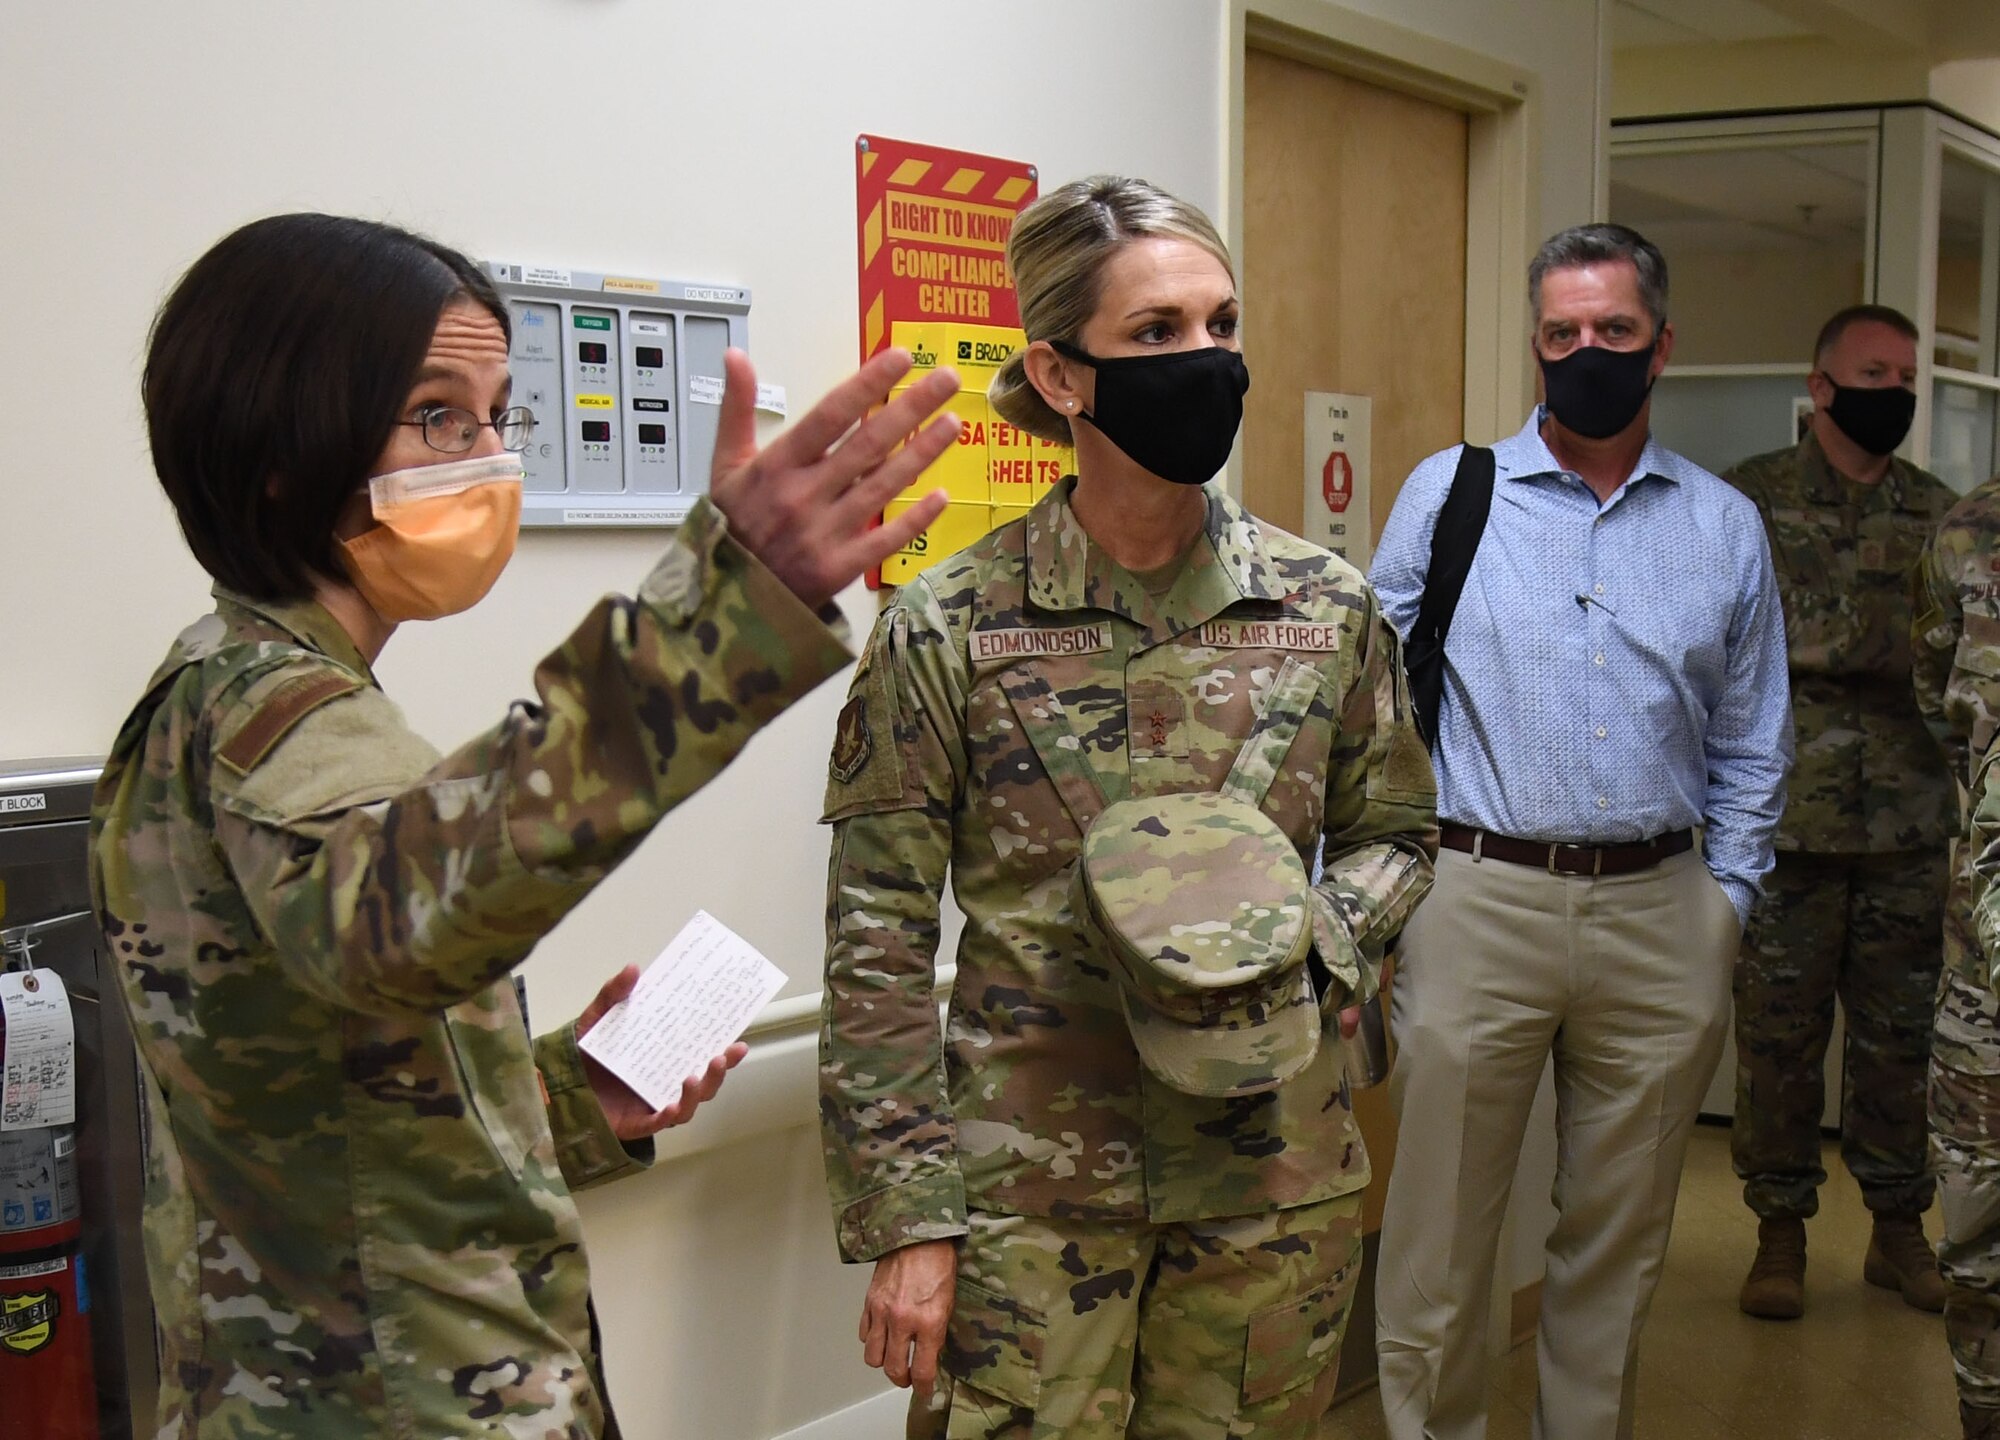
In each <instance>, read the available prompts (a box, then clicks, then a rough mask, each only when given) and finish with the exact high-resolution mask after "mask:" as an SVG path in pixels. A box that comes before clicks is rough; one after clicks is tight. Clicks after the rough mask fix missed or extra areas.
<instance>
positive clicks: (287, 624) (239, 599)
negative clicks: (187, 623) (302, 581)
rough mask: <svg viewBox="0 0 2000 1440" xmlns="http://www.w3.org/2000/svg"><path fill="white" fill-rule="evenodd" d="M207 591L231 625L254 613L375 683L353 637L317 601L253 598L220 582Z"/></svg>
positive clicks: (373, 674) (258, 617)
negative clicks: (213, 597)
mask: <svg viewBox="0 0 2000 1440" xmlns="http://www.w3.org/2000/svg"><path fill="white" fill-rule="evenodd" d="M209 593H210V594H212V595H214V596H215V607H216V610H217V611H218V612H219V613H220V614H221V615H222V617H223V619H224V620H226V621H229V622H230V623H231V626H232V628H234V626H235V624H236V623H238V622H240V621H241V620H243V619H245V618H249V617H255V619H258V620H262V621H263V622H265V623H266V624H267V625H272V626H275V627H277V628H278V629H280V630H282V631H284V632H285V633H286V634H287V635H289V636H291V637H292V638H293V639H294V640H296V641H298V642H299V643H300V644H301V645H304V646H305V647H306V648H307V649H309V650H316V651H318V652H319V653H320V654H322V655H324V656H326V657H327V658H328V659H329V660H333V661H336V662H338V663H339V664H341V665H343V666H345V667H346V668H347V669H349V670H352V671H353V672H354V673H355V674H357V675H360V676H361V677H363V678H364V679H366V680H367V682H368V683H369V684H370V685H373V684H374V683H375V671H374V669H373V668H372V667H371V666H370V665H369V664H368V661H367V660H366V659H365V658H364V657H363V656H362V654H361V651H360V649H359V648H358V647H357V646H356V645H355V643H354V638H353V637H352V636H351V635H349V634H348V633H347V630H346V627H344V626H343V625H342V624H341V623H340V622H339V621H338V620H336V619H334V618H333V616H332V615H331V614H330V613H329V612H328V611H327V608H326V607H325V606H324V605H322V604H320V603H319V601H317V600H253V599H251V598H250V597H249V596H248V595H242V594H239V593H237V592H236V591H234V590H230V589H228V588H226V587H225V586H221V585H217V586H216V587H215V588H214V589H213V590H211V591H210V592H209ZM232 612H233V613H232Z"/></svg>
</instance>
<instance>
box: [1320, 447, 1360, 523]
mask: <svg viewBox="0 0 2000 1440" xmlns="http://www.w3.org/2000/svg"><path fill="white" fill-rule="evenodd" d="M1320 477H1321V478H1320V491H1321V493H1322V494H1324V495H1325V496H1326V508H1327V509H1329V510H1331V511H1332V512H1333V513H1334V514H1336V515H1345V514H1346V513H1347V502H1348V501H1349V500H1350V499H1352V498H1353V496H1354V466H1353V465H1352V464H1351V463H1350V462H1349V460H1348V458H1347V452H1346V451H1345V450H1335V451H1333V452H1331V453H1330V454H1328V456H1327V457H1326V468H1325V469H1324V470H1322V471H1321V472H1320Z"/></svg>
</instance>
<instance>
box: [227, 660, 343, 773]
mask: <svg viewBox="0 0 2000 1440" xmlns="http://www.w3.org/2000/svg"><path fill="white" fill-rule="evenodd" d="M361 688H363V683H362V681H361V680H360V679H359V678H358V677H356V676H353V675H348V674H344V673H342V672H340V671H337V670H318V671H314V672H312V673H310V674H305V675H294V676H292V677H291V678H290V679H287V680H282V681H280V682H278V683H277V684H276V685H274V686H272V687H271V689H270V690H269V691H268V693H266V694H263V695H260V696H258V697H257V699H256V703H255V707H254V708H253V710H252V711H251V713H250V716H249V718H247V719H246V720H244V721H243V722H242V723H241V724H240V725H238V726H237V727H236V730H235V733H234V734H232V735H231V736H230V737H229V738H228V739H227V740H226V741H224V742H223V744H222V746H221V747H220V748H219V749H218V750H217V751H216V752H215V758H216V759H218V760H220V761H221V762H222V763H223V764H224V765H227V766H228V767H229V768H230V769H232V770H234V771H235V772H236V773H237V774H239V775H248V774H249V773H250V772H251V771H252V770H255V769H256V768H257V766H258V765H259V764H261V763H262V762H263V760H264V757H265V756H267V755H269V754H270V753H271V751H272V749H273V748H274V747H275V746H276V745H277V743H278V742H279V741H280V740H282V739H284V738H285V736H286V735H287V734H288V733H290V731H291V728H292V727H293V726H294V725H296V724H298V723H299V721H301V720H303V719H305V717H306V716H308V715H310V714H311V713H312V712H313V711H315V710H317V709H318V708H319V707H320V706H322V705H324V704H326V703H327V702H328V701H330V700H338V699H339V698H340V697H341V696H343V695H352V694H353V693H354V692H355V691H357V690H359V689H361Z"/></svg>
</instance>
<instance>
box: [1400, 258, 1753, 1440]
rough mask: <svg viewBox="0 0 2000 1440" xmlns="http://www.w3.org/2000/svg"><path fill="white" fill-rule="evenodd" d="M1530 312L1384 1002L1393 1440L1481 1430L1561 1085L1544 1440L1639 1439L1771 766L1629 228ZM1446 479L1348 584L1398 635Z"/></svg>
mask: <svg viewBox="0 0 2000 1440" xmlns="http://www.w3.org/2000/svg"><path fill="white" fill-rule="evenodd" d="M1529 294H1530V298H1531V300H1532V302H1533V311H1534V319H1535V334H1534V339H1533V346H1534V351H1535V355H1536V359H1537V361H1538V363H1539V365H1540V367H1541V371H1542V378H1543V391H1544V394H1545V395H1546V397H1547V403H1545V404H1543V405H1541V406H1538V407H1537V408H1536V410H1535V413H1534V414H1533V415H1532V416H1530V417H1529V420H1528V423H1527V424H1526V425H1525V426H1524V427H1523V428H1522V429H1521V431H1520V432H1519V433H1518V434H1516V435H1514V436H1511V437H1509V438H1508V439H1506V440H1503V441H1501V442H1500V443H1499V444H1498V445H1497V446H1495V447H1494V459H1495V478H1494V483H1493V498H1492V506H1491V510H1490V513H1489V515H1488V518H1487V522H1486V528H1485V531H1484V534H1483V536H1482V538H1481V540H1480V543H1479V548H1478V551H1477V553H1476V557H1475V559H1474V561H1473V565H1472V570H1471V573H1470V575H1469V576H1468V577H1467V580H1466V584H1465V590H1464V593H1463V595H1462V596H1461V598H1460V600H1459V603H1458V607H1457V612H1456V614H1455V616H1454V617H1453V619H1452V621H1451V627H1450V632H1449V638H1448V641H1447V644H1446V647H1445V663H1444V687H1443V697H1444V698H1443V704H1442V707H1441V711H1440V715H1439V724H1438V735H1437V738H1436V741H1435V743H1434V745H1433V758H1434V759H1435V761H1436V766H1437V780H1438V815H1439V819H1440V821H1441V822H1442V842H1443V847H1444V848H1443V849H1441V850H1440V852H1439V856H1438V869H1437V882H1436V886H1435V888H1434V889H1433V890H1432V892H1431V895H1430V898H1429V899H1428V900H1427V901H1426V902H1425V903H1424V905H1423V906H1422V907H1421V908H1420V909H1419V911H1418V912H1417V915H1416V916H1415V918H1414V919H1413V920H1412V921H1411V923H1410V925H1409V927H1408V928H1407V929H1406V930H1405V931H1404V934H1403V941H1402V948H1401V951H1400V956H1399V971H1398V979H1397V985H1396V990H1395V1019H1396V1027H1397V1030H1398V1032H1399V1035H1400V1038H1401V1041H1402V1058H1401V1062H1400V1064H1399V1066H1398V1080H1397V1084H1396V1101H1397V1105H1398V1108H1399V1113H1400V1116H1401V1133H1400V1137H1399V1142H1398V1146H1397V1151H1396V1161H1395V1167H1394V1169H1393V1171H1392V1172H1391V1180H1390V1185H1389V1194H1388V1200H1387V1211H1386V1215H1385V1219H1384V1223H1383V1231H1382V1256H1381V1269H1380V1281H1379V1289H1378V1294H1377V1306H1378V1312H1379V1321H1378V1330H1377V1348H1378V1350H1379V1353H1380V1360H1381V1372H1382V1400H1383V1408H1384V1410H1385V1412H1386V1414H1387V1416H1388V1421H1389V1433H1390V1434H1391V1435H1392V1436H1394V1437H1397V1440H1461V1437H1462V1440H1477V1437H1479V1436H1482V1435H1483V1434H1484V1433H1485V1423H1486V1415H1485V1409H1486V1328H1487V1316H1488V1313H1489V1302H1490V1298H1491V1292H1492V1284H1493V1274H1494V1266H1495V1250H1496V1247H1497V1244H1498V1240H1499V1232H1500V1226H1501V1221H1502V1217H1503V1215H1504V1213H1505V1211H1506V1207H1507V1199H1508V1193H1509V1190H1510V1188H1511V1186H1512V1182H1513V1178H1514V1172H1515V1168H1516V1165H1517V1164H1518V1161H1519V1156H1520V1149H1521V1140H1522V1136H1523V1133H1524V1131H1525V1129H1526V1125H1527V1121H1528V1114H1529V1110H1530V1108H1531V1106H1532V1105H1533V1103H1534V1098H1535V1091H1536V1089H1537V1088H1538V1086H1539V1083H1540V1080H1541V1075H1542V1071H1543V1068H1544V1065H1545V1063H1546V1062H1547V1061H1548V1059H1549V1058H1550V1057H1551V1056H1552V1057H1553V1059H1554V1068H1555V1084H1556V1094H1557V1102H1558V1119H1557V1128H1558V1149H1559V1153H1560V1155H1561V1157H1562V1158H1561V1162H1560V1164H1559V1166H1558V1171H1557V1178H1556V1186H1555V1197H1554V1198H1555V1203H1556V1208H1557V1212H1558V1215H1557V1220H1556V1225H1555V1229H1554V1231H1553V1232H1552V1233H1551V1235H1550V1236H1549V1240H1548V1250H1547V1272H1546V1276H1545V1279H1544V1283H1543V1290H1542V1314H1541V1325H1540V1333H1539V1336H1538V1360H1539V1364H1540V1394H1539V1397H1538V1399H1537V1401H1536V1416H1535V1434H1536V1436H1537V1437H1546V1440H1557V1437H1560V1440H1584V1437H1604V1440H1609V1437H1613V1436H1621V1435H1625V1434H1628V1433H1629V1432H1630V1430H1631V1426H1632V1421H1633V1412H1632V1397H1633V1384H1632V1382H1633V1378H1634V1374H1635V1365H1634V1362H1635V1359H1636V1355H1637V1349H1638V1336H1639V1330H1640V1327H1641V1324H1642V1323H1643V1321H1644V1318H1645V1313H1646V1309H1647V1306H1648V1304H1649V1303H1650V1301H1651V1299H1652V1292H1653V1288H1654V1285H1655V1284H1656V1283H1657V1281H1658V1278H1659V1270H1660V1264H1661V1260H1662V1257H1663V1255H1664V1253H1665V1249H1666V1242H1667V1233H1668V1230H1669V1228H1670V1226H1671V1224H1672V1220H1673V1206H1674V1198H1675V1193H1676V1188H1677V1185H1678V1182H1679V1178H1680V1170H1681V1161H1682V1158H1683V1155H1684V1153H1685V1150H1686V1145H1687V1137H1688V1133H1689V1130H1690V1128H1691V1127H1692V1125H1693V1122H1694V1117H1695V1112H1696V1108H1697V1106H1698V1104H1699V1102H1700V1098H1701V1095H1702V1092H1703V1090H1704V1089H1705V1088H1706V1086H1707V1083H1708V1080H1709V1077H1710V1075H1711V1074H1712V1073H1713V1071H1714V1069H1715V1064H1716V1060H1717V1058H1718V1056H1719V1055H1720V1053H1721V1046H1722V1040H1723V1035H1724V1032H1725V1030H1726V1029H1727V1026H1728V1023H1729V1003H1730V976H1731V968H1732V965H1733V962H1734V959H1735V954H1736V947H1737V942H1738V939H1739V937H1740V935H1741V931H1742V927H1743V924H1744V922H1745V921H1746V919H1747V918H1748V916H1749V913H1750V907H1751V905H1752V903H1753V901H1754V900H1755V899H1756V896H1757V893H1758V887H1759V883H1760V881H1761V880H1762V878H1763V876H1764V874H1765V872H1766V871H1768V870H1769V869H1770V867H1771V863H1772V837H1773V832H1774V831H1775V829H1776V826H1777V823H1778V818H1779V816H1780V815H1781V814H1782V812H1783V810H1784V785H1785V774H1786V771H1787V769H1788V768H1789V765H1790V761H1791V712H1790V695H1789V691H1788V689H1787V682H1786V669H1785V639H1784V621H1783V614H1782V611H1781V609H1780V604H1779V599H1778V592H1777V586H1776V582H1775V579H1774V577H1773V572H1772V568H1771V558H1770V554H1769V551H1768V550H1767V548H1766V545H1765V540H1764V529H1763V526H1762V524H1761V523H1760V521H1759V519H1758V516H1757V512H1756V509H1755V507H1754V506H1752V505H1751V503H1750V502H1749V501H1748V500H1747V499H1745V498H1744V497H1743V496H1742V495H1741V494H1739V493H1738V492H1737V491H1736V490H1734V489H1733V488H1731V487H1730V486H1729V485H1727V484H1725V483H1724V482H1723V481H1721V480H1719V479H1717V478H1716V477H1715V476H1713V475H1711V474H1709V473H1708V472H1707V471H1705V470H1703V469H1702V468H1701V467H1699V466H1698V465H1695V464H1693V463H1692V462H1690V461H1688V460H1686V459H1683V458H1682V457H1681V456H1679V455H1676V454H1674V453H1673V452H1672V451H1670V450H1667V449H1666V448H1664V447H1663V446H1661V445H1659V444H1657V443H1655V442H1654V441H1653V439H1652V438H1651V434H1650V431H1649V426H1648V421H1649V417H1650V410H1651V402H1650V391H1651V387H1652V383H1653V381H1654V380H1656V379H1657V378H1658V376H1659V374H1660V371H1661V370H1663V369H1664V368H1665V367H1666V364H1667V360H1668V358H1669V356H1670V355H1671V354H1672V352H1673V338H1674V335H1673V327H1672V326H1671V325H1670V324H1668V323H1667V318H1666V302H1667V275H1666V262H1665V260H1664V259H1663V258H1662V257H1661V255H1660V252H1659V251H1658V250H1657V249H1656V248H1654V247H1653V246H1652V245H1651V244H1649V243H1648V242H1647V241H1646V240H1644V239H1643V238H1642V237H1641V236H1639V235H1637V234H1636V233H1634V232H1633V231H1630V230H1627V229H1625V228H1624V227H1622V226H1616V225H1588V226H1581V227H1578V228H1576V229H1572V230H1566V231H1564V232H1562V233H1561V234H1559V235H1557V236H1555V237H1554V238H1552V239H1551V240H1549V241H1548V243H1547V244H1545V245H1544V246H1543V247H1542V249H1541V251H1540V253H1539V254H1537V256H1536V257H1535V261H1534V263H1533V265H1532V266H1531V267H1530V269H1529ZM1459 450H1460V447H1456V446H1454V447H1453V448H1452V449H1450V450H1447V451H1444V452H1442V453H1440V454H1437V455H1434V456H1432V457H1431V458H1430V459H1428V460H1426V461H1424V462H1423V463H1422V464H1421V465H1419V466H1418V467H1417V469H1416V471H1415V473H1414V474H1412V475H1411V476H1410V478H1409V480H1408V482H1407V483H1406V484H1405V485H1404V487H1403V490H1402V493H1401V494H1400V496H1399V497H1398V499H1397V501H1396V506H1395V510H1394V513H1393V514H1391V516H1390V517H1389V523H1388V526H1387V528H1386V529H1385V531H1384V532H1383V536H1382V543H1381V545H1380V547H1379V548H1378V549H1377V551H1376V555H1375V563H1374V566H1373V569H1372V570H1371V571H1370V574H1369V579H1370V580H1371V581H1372V582H1373V584H1374V587H1375V590H1376V592H1377V594H1378V595H1379V596H1380V598H1381V602H1382V605H1383V608H1384V610H1385V612H1386V613H1387V614H1388V616H1389V618H1390V619H1391V621H1392V622H1393V623H1394V624H1395V625H1396V627H1397V628H1398V629H1399V630H1400V631H1402V632H1403V634H1404V635H1405V636H1407V635H1408V634H1409V632H1410V629H1411V627H1412V625H1413V623H1414V622H1415V620H1416V617H1417V613H1418V607H1419V604H1420V602H1421V599H1422V595H1423V590H1424V584H1425V576H1426V572H1427V570H1428V568H1429V565H1430V559H1431V536H1432V532H1433V529H1434V527H1435V525H1436V521H1437V515H1438V511H1439V508H1440V507H1441V506H1442V504H1443V503H1444V499H1445V496H1446V494H1447V493H1448V491H1449V490H1450V488H1451V485H1452V479H1453V475H1454V473H1455V471H1456V468H1457V463H1458V458H1459ZM1696 832H1699V843H1697V833H1696Z"/></svg>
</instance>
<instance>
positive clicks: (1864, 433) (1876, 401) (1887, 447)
mask: <svg viewBox="0 0 2000 1440" xmlns="http://www.w3.org/2000/svg"><path fill="white" fill-rule="evenodd" d="M1820 373H1821V374H1822V375H1826V372H1825V371H1824V370H1822V371H1821V372H1820ZM1826 381H1827V383H1828V384H1829V385H1833V403H1832V404H1831V405H1829V406H1827V407H1826V413H1827V416H1828V418H1830V419H1831V420H1832V421H1833V423H1834V424H1835V425H1838V426H1839V427H1840V433H1841V434H1843V435H1845V436H1846V437H1847V438H1848V439H1850V440H1852V441H1853V442H1854V443H1855V444H1856V445H1859V446H1860V447H1861V448H1862V449H1863V450H1866V451H1867V452H1868V453H1869V454H1870V455H1888V454H1892V453H1893V452H1894V451H1895V449H1896V447H1897V446H1898V445H1900V444H1902V443H1903V437H1904V436H1905V435H1907V434H1909V433H1910V422H1911V421H1913V420H1915V419H1916V418H1917V392H1916V391H1914V390H1905V389H1904V388H1903V387H1902V386H1900V385H1885V386H1881V387H1879V388H1878V387H1875V386H1869V385H1836V384H1834V380H1833V377H1832V376H1831V375H1827V376H1826Z"/></svg>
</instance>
